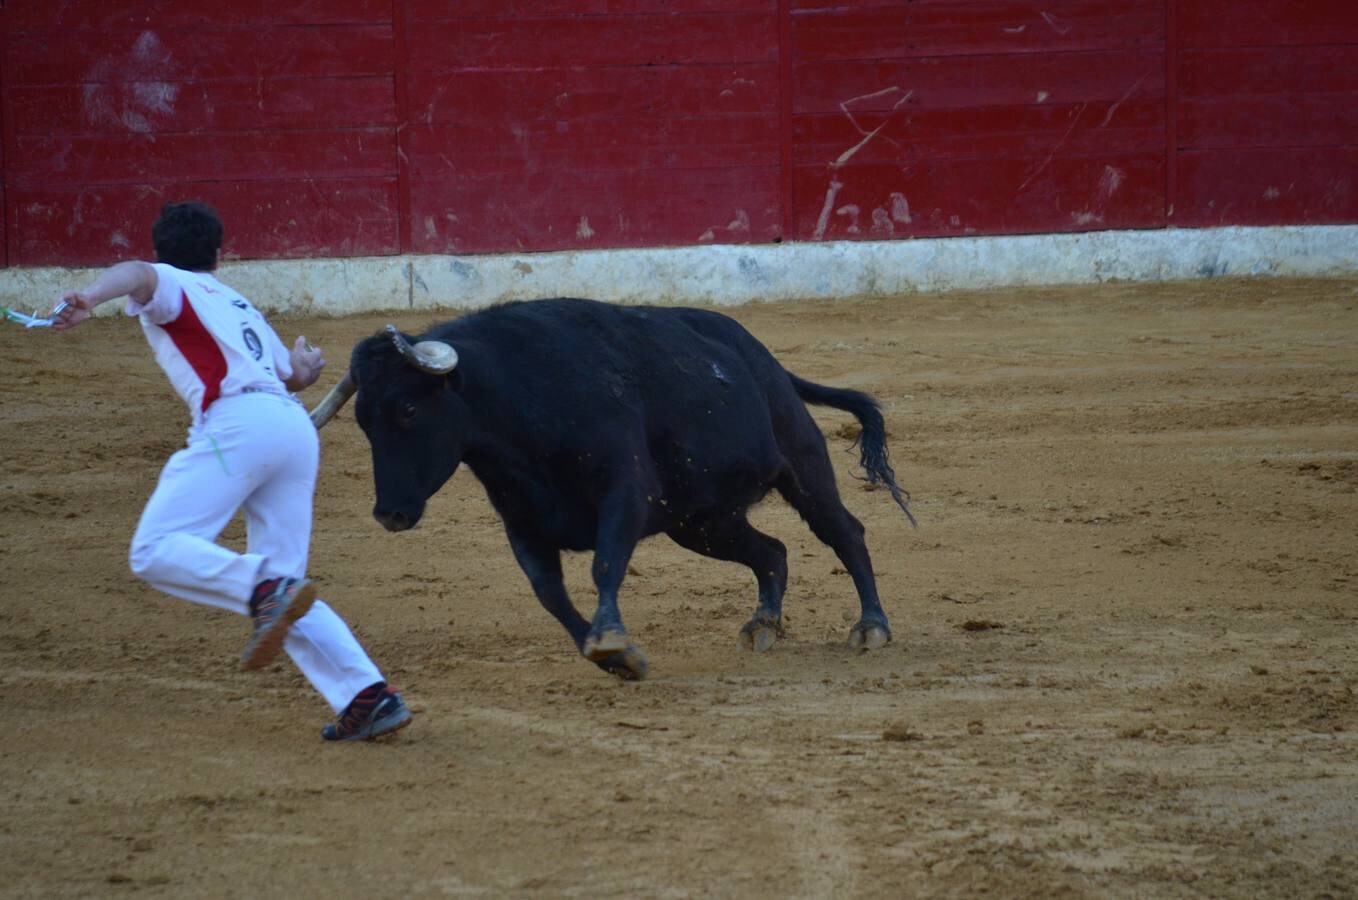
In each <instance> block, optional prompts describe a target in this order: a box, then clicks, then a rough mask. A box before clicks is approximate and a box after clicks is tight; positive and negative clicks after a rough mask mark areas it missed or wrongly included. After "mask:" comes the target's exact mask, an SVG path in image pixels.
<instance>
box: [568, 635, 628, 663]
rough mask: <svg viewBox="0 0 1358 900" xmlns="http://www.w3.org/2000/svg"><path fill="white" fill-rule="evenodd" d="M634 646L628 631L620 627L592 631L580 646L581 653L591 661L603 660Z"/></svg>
mask: <svg viewBox="0 0 1358 900" xmlns="http://www.w3.org/2000/svg"><path fill="white" fill-rule="evenodd" d="M630 646H632V645H631V643H630V642H629V641H628V640H627V632H625V631H622V630H620V629H616V630H615V629H610V630H608V631H591V632H590V633H589V634H588V635H586V637H585V643H584V644H582V645H581V647H580V655H581V656H583V657H584V658H585V659H587V660H589V661H590V662H601V661H603V660H604V659H605V658H606V657H609V656H612V655H613V654H614V653H619V652H621V651H624V650H626V649H627V648H628V647H630Z"/></svg>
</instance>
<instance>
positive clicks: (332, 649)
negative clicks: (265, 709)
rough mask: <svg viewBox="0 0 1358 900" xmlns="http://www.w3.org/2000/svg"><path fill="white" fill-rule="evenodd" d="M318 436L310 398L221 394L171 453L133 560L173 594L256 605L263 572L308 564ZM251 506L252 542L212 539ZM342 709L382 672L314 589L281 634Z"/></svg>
mask: <svg viewBox="0 0 1358 900" xmlns="http://www.w3.org/2000/svg"><path fill="white" fill-rule="evenodd" d="M319 457H320V442H319V440H318V439H317V436H316V429H315V427H313V426H312V424H311V420H310V418H308V417H307V413H306V410H305V409H303V408H302V406H301V404H299V403H297V402H296V401H295V400H293V399H291V398H289V397H286V396H283V395H278V394H265V393H249V394H238V395H234V396H231V397H223V398H221V399H219V400H217V401H216V402H215V403H213V404H212V405H211V406H210V407H208V411H207V414H206V415H205V416H204V418H203V421H202V422H201V423H199V424H198V425H195V426H194V427H193V428H192V429H190V431H189V443H188V446H187V447H185V448H184V449H182V450H180V451H178V452H177V453H175V454H174V455H173V456H171V457H170V460H169V462H167V463H166V464H165V468H164V469H163V470H162V471H161V473H160V482H159V483H158V484H157V485H156V490H155V493H153V494H152V495H151V499H150V500H149V501H147V504H146V509H145V510H143V511H142V514H141V521H140V522H139V523H138V525H137V531H136V534H134V535H133V537H132V548H131V552H130V558H129V561H130V563H131V565H132V571H133V572H134V573H136V574H137V575H138V576H140V577H141V578H143V579H145V580H146V581H147V582H148V583H149V584H151V585H152V586H153V587H155V588H158V589H159V590H162V591H164V592H166V593H168V594H173V595H175V596H176V597H182V598H183V599H185V600H191V601H193V602H194V603H203V604H206V605H208V606H216V607H219V608H221V609H228V610H230V611H232V612H234V613H238V614H239V615H249V613H250V605H249V602H248V601H249V598H250V595H251V593H252V592H253V591H254V588H255V585H257V584H258V583H259V582H261V581H263V580H265V579H266V578H279V577H285V578H297V577H300V576H302V575H304V574H306V566H307V552H308V548H309V546H310V543H311V516H312V500H313V495H314V493H315V489H316V469H317V465H318V463H319ZM242 508H243V509H244V512H245V526H246V551H245V552H244V553H236V552H235V551H233V550H230V549H228V548H226V547H223V546H221V545H220V544H218V543H216V540H217V537H218V536H219V535H220V534H221V533H222V529H224V528H225V527H226V525H227V523H228V522H230V521H231V518H232V517H233V516H234V515H235V514H236V511H237V510H239V509H242ZM283 647H284V649H285V650H286V651H287V653H288V656H290V657H291V658H292V661H293V662H294V663H296V665H297V668H298V669H300V670H301V671H302V674H303V675H305V676H306V677H307V680H309V681H310V682H311V683H312V685H313V686H315V688H316V690H317V691H319V692H320V694H321V696H323V697H324V698H325V700H326V702H327V703H329V704H330V707H331V708H332V709H334V710H335V712H337V713H338V712H340V711H341V710H343V709H344V707H346V706H348V705H349V701H351V700H353V698H354V695H355V694H357V693H358V692H359V691H361V690H362V689H363V688H365V687H368V686H369V685H371V684H374V683H376V682H378V681H382V680H383V678H382V673H381V672H379V671H378V669H377V666H375V665H374V664H373V662H372V660H371V659H369V658H368V654H367V653H366V652H364V650H363V647H362V646H361V645H360V644H359V643H358V640H357V639H356V638H355V637H354V635H353V632H352V631H350V630H349V626H348V625H347V624H345V622H344V620H343V619H341V618H340V617H339V616H338V615H337V614H336V613H335V611H334V610H333V609H331V608H330V607H329V606H328V605H326V604H325V603H324V602H323V601H321V600H319V599H317V600H316V602H315V603H314V604H313V605H312V607H311V610H310V611H309V612H308V613H307V614H306V615H305V616H303V617H302V618H301V619H298V620H297V622H296V623H295V624H294V625H293V626H292V629H291V630H290V631H289V632H288V637H287V640H286V641H285V642H284V644H283Z"/></svg>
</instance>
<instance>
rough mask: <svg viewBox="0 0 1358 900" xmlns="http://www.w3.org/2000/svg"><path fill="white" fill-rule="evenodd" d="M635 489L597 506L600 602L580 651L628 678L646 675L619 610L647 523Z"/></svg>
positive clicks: (596, 570) (643, 657) (642, 659)
mask: <svg viewBox="0 0 1358 900" xmlns="http://www.w3.org/2000/svg"><path fill="white" fill-rule="evenodd" d="M637 493H638V492H637V491H635V490H622V491H616V492H614V493H613V494H612V495H610V497H609V499H608V500H607V501H606V502H605V503H604V504H603V505H602V507H601V509H600V510H599V531H598V536H597V538H596V540H595V544H594V566H593V569H592V574H593V576H594V586H595V587H596V588H597V589H598V591H599V606H598V608H597V609H596V610H595V611H594V619H593V621H592V622H591V623H590V628H589V633H588V634H586V635H585V641H584V644H583V645H582V646H581V648H580V653H581V654H582V655H583V656H584V657H585V658H586V659H588V660H590V661H591V662H593V663H596V664H597V665H599V666H600V667H601V668H603V669H605V670H607V671H610V672H612V673H613V674H615V675H617V676H619V677H621V678H626V679H629V680H638V679H642V678H645V677H646V668H647V666H646V654H645V653H643V652H642V651H641V649H640V648H639V647H637V646H636V645H635V644H633V643H632V642H631V640H629V639H628V637H627V630H626V629H625V628H623V625H622V613H621V612H620V611H619V610H618V591H619V589H620V588H621V587H622V580H623V578H624V576H626V574H627V562H628V560H630V559H631V558H632V551H633V550H635V549H636V546H637V541H639V540H640V539H641V533H642V529H643V527H644V525H645V521H646V519H645V516H646V506H645V503H644V501H642V500H641V498H640V497H638V496H637Z"/></svg>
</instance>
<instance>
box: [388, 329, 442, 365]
mask: <svg viewBox="0 0 1358 900" xmlns="http://www.w3.org/2000/svg"><path fill="white" fill-rule="evenodd" d="M387 334H389V335H391V342H392V343H393V344H395V345H396V349H397V350H399V351H401V355H402V356H404V357H405V358H406V362H408V363H410V364H411V365H412V366H414V367H415V368H417V369H419V370H420V371H421V372H428V373H429V374H430V375H447V374H448V373H449V372H451V371H453V369H455V368H457V351H456V350H454V349H453V348H452V346H451V345H450V344H445V343H443V341H420V342H419V343H418V344H416V345H415V346H413V347H412V346H410V341H408V340H406V339H405V338H403V337H401V332H399V331H397V330H396V326H395V325H388V326H387Z"/></svg>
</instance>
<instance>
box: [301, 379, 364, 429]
mask: <svg viewBox="0 0 1358 900" xmlns="http://www.w3.org/2000/svg"><path fill="white" fill-rule="evenodd" d="M355 387H356V385H355V384H354V373H353V370H350V371H348V372H345V373H344V377H343V378H341V379H340V380H339V384H337V385H335V386H334V387H332V388H331V389H330V393H328V394H326V395H325V398H324V399H322V400H321V402H320V403H317V404H316V408H315V409H313V410H312V411H311V424H312V425H315V426H316V430H317V431H320V429H321V426H322V425H324V424H325V423H326V422H329V421H330V419H331V417H333V416H334V415H335V413H337V412H339V408H340V407H341V406H343V405H344V404H345V403H347V402H348V401H349V398H350V397H352V396H353V395H354V389H355Z"/></svg>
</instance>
